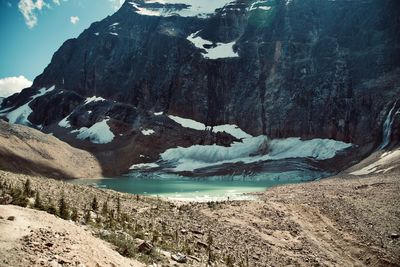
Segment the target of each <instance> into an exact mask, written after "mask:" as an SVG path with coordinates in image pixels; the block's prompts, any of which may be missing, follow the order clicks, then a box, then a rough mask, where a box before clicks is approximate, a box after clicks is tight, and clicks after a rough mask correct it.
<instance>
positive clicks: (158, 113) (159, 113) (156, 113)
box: [154, 111, 164, 116]
mask: <svg viewBox="0 0 400 267" xmlns="http://www.w3.org/2000/svg"><path fill="white" fill-rule="evenodd" d="M163 114H164V112H162V111H161V112H154V115H155V116H161V115H163Z"/></svg>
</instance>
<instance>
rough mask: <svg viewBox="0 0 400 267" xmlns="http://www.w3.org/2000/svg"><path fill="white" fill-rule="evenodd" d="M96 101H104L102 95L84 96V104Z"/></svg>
mask: <svg viewBox="0 0 400 267" xmlns="http://www.w3.org/2000/svg"><path fill="white" fill-rule="evenodd" d="M98 101H106V100H105V99H104V98H102V97H97V96H92V97H88V98H86V100H85V103H84V105H87V104H89V103H92V102H98Z"/></svg>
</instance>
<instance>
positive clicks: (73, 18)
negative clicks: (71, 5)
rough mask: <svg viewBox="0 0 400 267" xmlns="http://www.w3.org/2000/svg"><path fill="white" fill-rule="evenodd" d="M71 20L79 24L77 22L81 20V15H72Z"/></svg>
mask: <svg viewBox="0 0 400 267" xmlns="http://www.w3.org/2000/svg"><path fill="white" fill-rule="evenodd" d="M70 20H71V23H72V24H77V23H78V22H79V17H77V16H72V17H71V18H70Z"/></svg>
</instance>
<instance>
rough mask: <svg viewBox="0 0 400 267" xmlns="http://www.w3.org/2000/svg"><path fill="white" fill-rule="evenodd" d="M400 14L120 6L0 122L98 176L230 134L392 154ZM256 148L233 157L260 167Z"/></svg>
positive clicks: (172, 0) (310, 2)
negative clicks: (98, 169)
mask: <svg viewBox="0 0 400 267" xmlns="http://www.w3.org/2000/svg"><path fill="white" fill-rule="evenodd" d="M399 10H400V3H399V2H398V1H395V0H388V1H380V0H359V1H351V0H336V1H333V0H332V1H331V0H323V1H317V0H260V1H255V0H237V1H233V2H232V1H228V0H218V1H211V0H209V1H196V0H180V1H178V0H169V1H144V0H130V1H129V0H128V1H126V2H125V3H124V4H123V5H122V7H121V8H120V9H119V10H118V11H117V12H116V13H115V14H113V15H112V16H109V17H107V18H105V19H104V20H102V21H100V22H95V23H93V24H92V25H91V26H90V27H89V28H88V29H87V30H85V31H84V32H83V33H82V34H81V35H80V36H79V37H78V38H76V39H70V40H68V41H66V42H65V43H64V44H63V45H62V46H61V48H60V49H59V50H58V51H57V52H56V53H55V54H54V56H53V58H52V60H51V63H50V64H49V65H48V66H47V67H46V69H45V70H44V71H43V73H42V74H41V75H39V76H38V77H36V79H35V80H34V83H33V85H32V87H31V88H27V89H25V90H24V91H22V92H21V93H20V94H16V95H13V96H11V97H9V98H7V99H5V100H4V101H3V103H2V107H1V108H2V111H0V112H2V113H0V114H1V115H2V116H3V117H4V118H6V119H7V120H8V121H10V122H12V123H22V124H25V125H29V126H32V127H38V128H40V129H41V130H42V131H44V132H46V133H50V132H51V133H53V134H54V135H55V136H57V137H59V138H60V139H62V140H64V141H66V142H68V143H70V144H72V145H73V146H76V147H79V148H83V149H86V150H89V151H91V152H93V153H94V154H95V155H96V156H97V157H98V159H99V160H100V162H102V164H103V169H105V172H106V173H107V174H117V173H123V172H126V171H127V170H128V169H129V168H131V167H132V168H135V166H136V167H137V166H138V165H134V164H146V163H152V162H155V161H157V160H159V159H160V158H161V159H165V158H168V159H169V158H171V157H167V156H168V155H170V153H169V154H168V153H167V154H168V155H165V154H164V156H162V155H161V156H160V154H162V153H165V152H166V151H168V149H172V148H175V147H177V146H181V147H190V146H193V145H202V146H204V145H212V144H217V145H219V147H221V149H222V150H224V149H223V148H224V147H229V146H230V145H231V144H232V143H233V142H236V144H237V143H238V142H239V139H243V137H244V136H243V135H236V134H235V133H236V132H237V131H239V130H240V131H241V132H244V133H246V134H248V135H249V136H250V135H251V136H268V138H270V139H271V138H272V139H276V138H294V137H297V138H302V140H326V139H334V140H337V141H338V143H335V144H332V145H331V146H328V143H327V142H326V141H323V142H319V141H318V142H312V143H307V144H312V145H311V147H312V148H313V149H320V148H321V146H322V147H324V148H326V147H330V148H332V151H334V152H338V151H339V150H342V149H344V148H345V146H343V143H346V144H352V147H353V148H355V149H356V152H354V153H355V154H357V155H358V156H365V155H367V154H368V153H369V152H371V151H373V150H374V149H376V148H379V147H381V148H384V147H387V146H394V145H396V144H398V143H399V140H400V137H399V136H400V119H399V116H398V114H399V113H400V102H398V99H399V98H400V83H399V82H400V63H399V62H400V34H399V33H400V15H399V14H400V13H399V12H398V11H399ZM185 119H191V120H185ZM199 125H200V126H199ZM221 125H223V127H221ZM199 127H200V128H199ZM218 127H219V128H218ZM206 129H207V130H206ZM215 129H217V130H215ZM218 129H220V130H218ZM245 138H248V137H247V136H245ZM257 140H258V141H257V142H258V143H257V142H256V141H254V140H253V141H254V142H252V144H254V143H255V144H256V145H253V146H252V147H251V149H249V147H250V144H249V146H247V147H246V148H244V151H245V152H244V154H246V155H241V157H242V156H245V157H249V156H252V155H255V154H257V155H258V154H263V155H266V154H268V151H269V150H268V149H266V148H267V147H268V146H269V145H270V144H269V143H268V142H266V141H265V140H262V139H257ZM289 140H290V142H291V143H290V144H293V146H292V148H293V147H298V145H299V144H297V143H295V142H292V141H293V139H289ZM249 142H250V141H249ZM243 143H246V142H243ZM302 145H304V143H302ZM284 146H286V143H285V144H282V145H281V146H280V148H282V147H284ZM230 147H232V146H230ZM307 147H308V148H309V147H310V146H307ZM347 147H348V146H347ZM347 147H346V148H347ZM195 148H196V147H195ZM273 148H274V147H273ZM338 148H341V149H338ZM221 149H220V150H218V151H217V152H216V153H217V154H218V153H221V151H222V150H221ZM275 149H277V148H276V147H275ZM278 150H279V149H278ZM281 150H282V149H281ZM224 151H225V150H224ZM241 151H242V152H243V150H241ZM310 151H311V150H310ZM332 151H330V152H332ZM175 152H177V153H178V154H177V155H178V156H176V155H175V156H174V157H172V158H173V159H174V160H175V161H179V160H180V155H182V153H183V152H182V151H175ZM186 152H187V151H185V152H184V153H183V154H185V156H187V157H188V158H189V159H191V160H192V159H193V157H194V154H193V153H196V152H195V151H192V152H191V154H190V155H189V156H188V155H187V153H186ZM236 152H237V151H234V152H232V153H236ZM302 152H303V151H302ZM311 152H312V151H311ZM311 152H310V153H311ZM227 153H228V152H227ZM229 153H231V152H229ZM310 153H308V154H307V153H305V155H303V156H304V157H312V158H318V155H314V154H313V153H311V154H310ZM354 153H353V154H354ZM242 154H243V153H242ZM205 155H206V154H204V155H203V154H202V155H201V157H203V156H205ZM213 155H215V153H214V154H213ZM292 157H296V155H294V156H293V155H292ZM328 158H331V157H328ZM328 158H327V157H322V158H319V159H321V160H325V159H328ZM195 160H198V157H197V158H195ZM227 160H228V161H229V160H231V157H228V156H227V155H226V154H225V155H224V156H222V157H220V159H219V161H218V162H226V161H227ZM202 161H207V162H208V159H207V160H204V159H202ZM215 161H217V160H215ZM213 162H214V160H213ZM132 165H134V166H132ZM140 166H143V165H140ZM146 166H148V167H149V166H150V167H151V166H153V165H146Z"/></svg>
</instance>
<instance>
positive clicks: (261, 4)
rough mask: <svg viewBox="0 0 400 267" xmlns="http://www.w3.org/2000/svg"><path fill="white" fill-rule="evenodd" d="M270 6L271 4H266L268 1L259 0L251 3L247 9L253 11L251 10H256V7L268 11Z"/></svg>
mask: <svg viewBox="0 0 400 267" xmlns="http://www.w3.org/2000/svg"><path fill="white" fill-rule="evenodd" d="M271 8H272V7H271V6H268V1H265V0H264V1H263V0H261V1H256V2H254V3H253V4H251V6H250V8H249V11H253V10H257V9H261V10H265V11H268V10H270V9H271Z"/></svg>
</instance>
